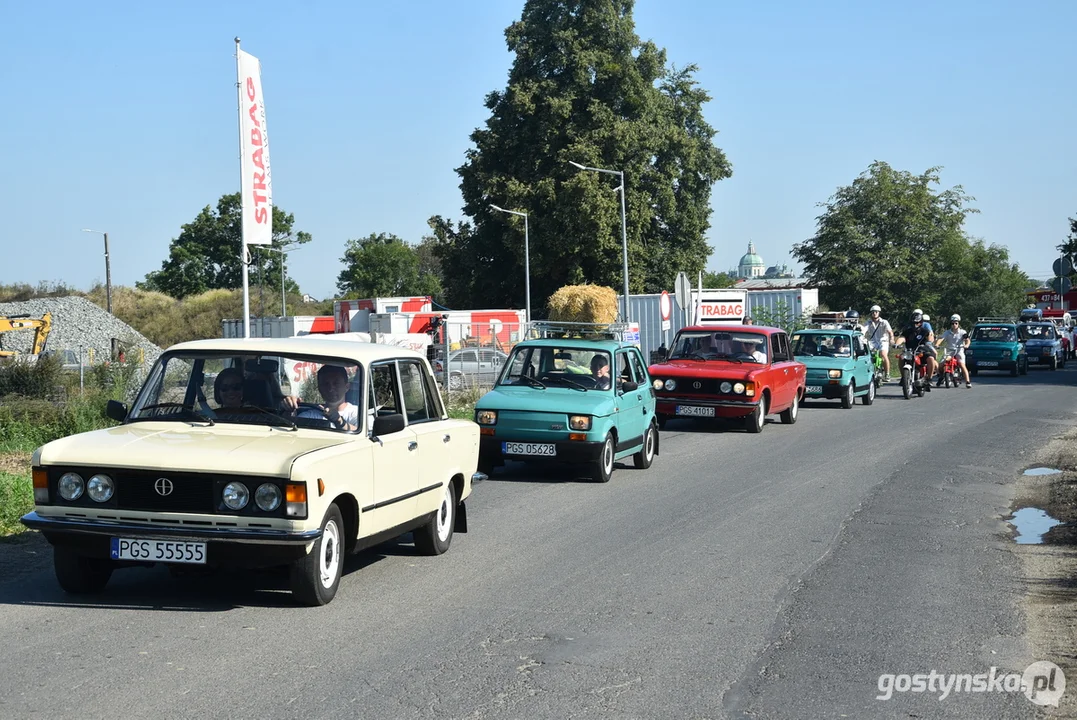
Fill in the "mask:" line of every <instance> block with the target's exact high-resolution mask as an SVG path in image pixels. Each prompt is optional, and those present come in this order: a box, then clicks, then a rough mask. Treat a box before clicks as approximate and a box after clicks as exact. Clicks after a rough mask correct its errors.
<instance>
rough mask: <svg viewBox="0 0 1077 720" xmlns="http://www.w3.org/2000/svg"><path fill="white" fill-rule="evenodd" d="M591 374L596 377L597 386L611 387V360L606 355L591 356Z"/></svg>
mask: <svg viewBox="0 0 1077 720" xmlns="http://www.w3.org/2000/svg"><path fill="white" fill-rule="evenodd" d="M591 374H592V375H594V377H595V388H597V389H599V390H609V389H610V361H609V359H608V358H607V357H606V356H605V355H595V356H594V357H593V358H591Z"/></svg>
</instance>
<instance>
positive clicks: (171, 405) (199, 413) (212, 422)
mask: <svg viewBox="0 0 1077 720" xmlns="http://www.w3.org/2000/svg"><path fill="white" fill-rule="evenodd" d="M157 408H173V409H177V410H179V411H180V412H181V413H183V414H186V415H188V416H190V415H193V416H194V417H196V418H198V419H199V420H202V421H203V422H207V423H209V424H210V425H216V424H217V421H216V420H214V419H213V418H212V417H210V416H209V415H206V414H205V413H204V412H202V411H201V410H195V409H194V408H193V407H191V406H190V405H181V404H180V403H167V402H166V403H156V404H154V405H147V406H145V407H141V408H139V409H138V411H139V413H141V412H142V411H143V410H154V409H157ZM166 417H168V416H167V415H163V416H162V415H155V416H153V417H152V418H149V417H147V418H144V417H138V418H135V419H136V420H161V419H162V418H166Z"/></svg>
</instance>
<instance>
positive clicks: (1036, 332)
mask: <svg viewBox="0 0 1077 720" xmlns="http://www.w3.org/2000/svg"><path fill="white" fill-rule="evenodd" d="M1017 332H1018V334H1019V335H1020V337H1021V339H1022V340H1054V339H1055V328H1054V326H1053V325H1018V326H1017Z"/></svg>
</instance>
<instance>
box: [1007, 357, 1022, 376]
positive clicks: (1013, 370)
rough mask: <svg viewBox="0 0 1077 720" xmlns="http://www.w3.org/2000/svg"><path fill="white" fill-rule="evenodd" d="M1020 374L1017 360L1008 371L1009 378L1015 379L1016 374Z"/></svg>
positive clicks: (1019, 363) (1019, 362)
mask: <svg viewBox="0 0 1077 720" xmlns="http://www.w3.org/2000/svg"><path fill="white" fill-rule="evenodd" d="M1020 372H1021V361H1020V360H1018V361H1017V362H1015V363H1014V364H1013V367H1012V368H1011V369H1010V377H1017V375H1018V373H1020Z"/></svg>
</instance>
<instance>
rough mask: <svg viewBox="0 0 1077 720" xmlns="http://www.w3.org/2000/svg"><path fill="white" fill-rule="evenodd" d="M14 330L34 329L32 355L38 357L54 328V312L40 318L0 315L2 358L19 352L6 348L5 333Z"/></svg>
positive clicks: (0, 353)
mask: <svg viewBox="0 0 1077 720" xmlns="http://www.w3.org/2000/svg"><path fill="white" fill-rule="evenodd" d="M13 330H33V331H34V344H33V347H32V348H31V349H30V353H29V354H30V355H33V356H34V357H37V356H38V355H40V354H41V353H42V351H44V349H45V341H46V340H48V339H49V332H50V331H51V330H52V313H45V314H44V315H42V316H41V317H39V318H35V317H30V316H29V315H7V316H4V315H0V358H8V357H14V356H16V355H18V354H19V353H17V352H15V351H14V350H4V340H3V334H4V333H6V332H11V331H13Z"/></svg>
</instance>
